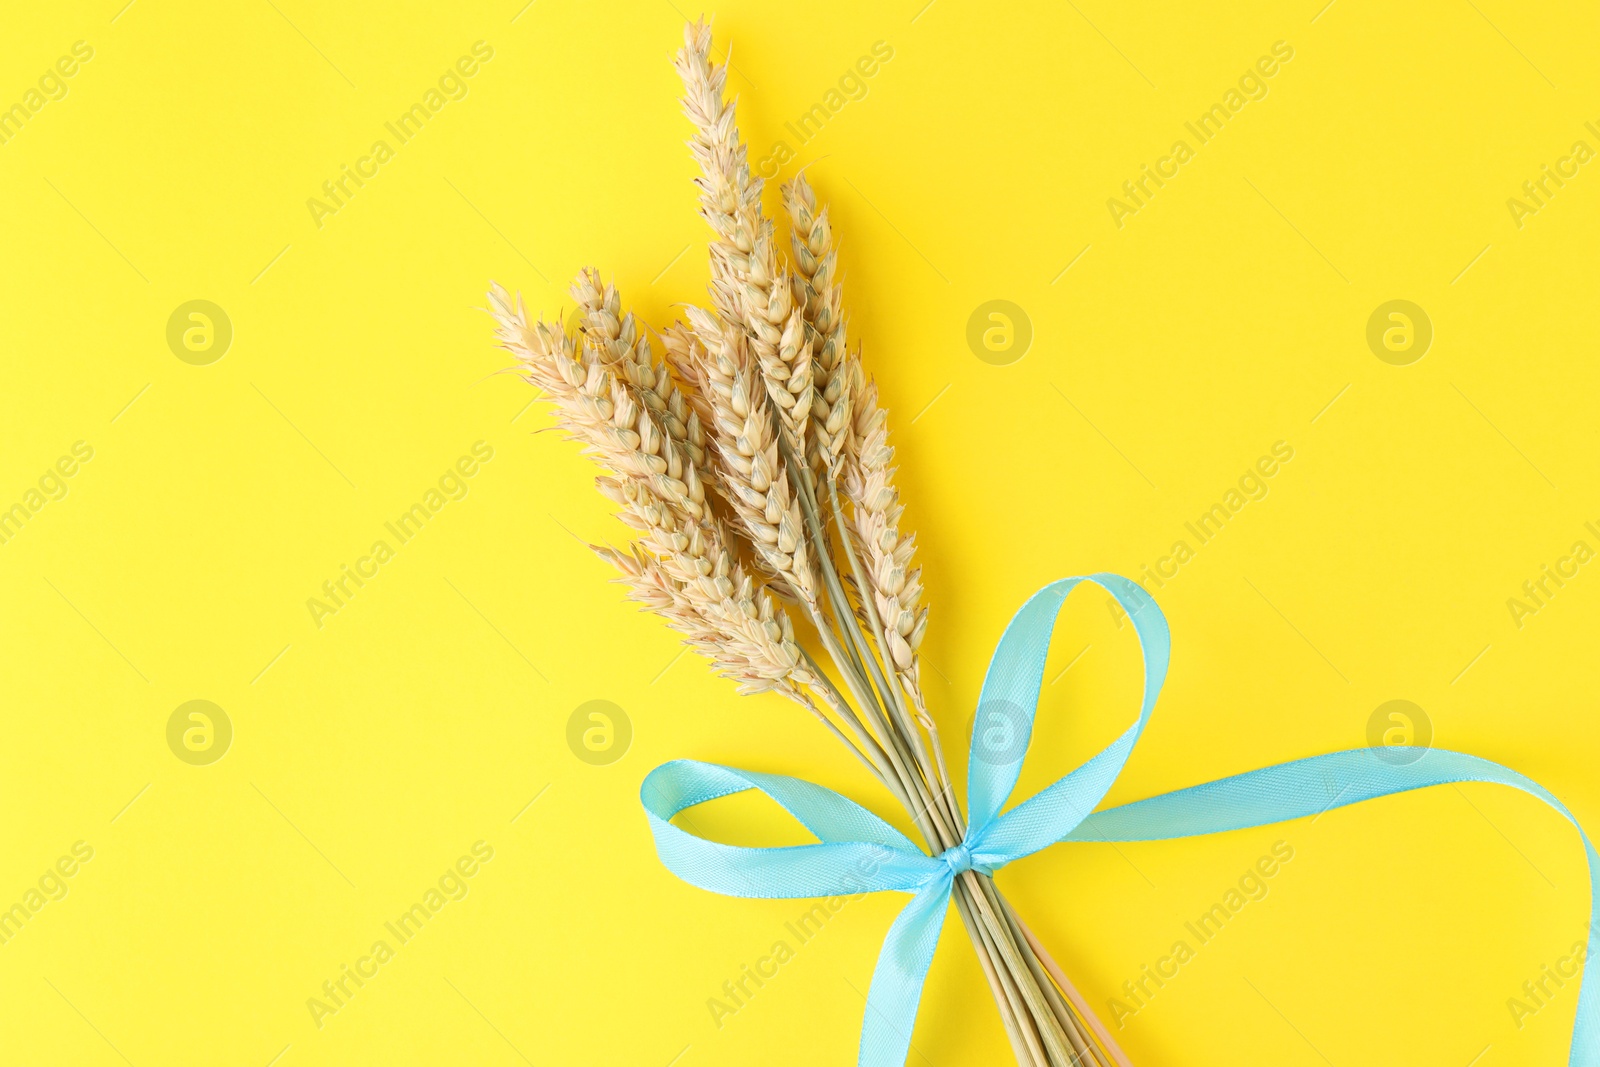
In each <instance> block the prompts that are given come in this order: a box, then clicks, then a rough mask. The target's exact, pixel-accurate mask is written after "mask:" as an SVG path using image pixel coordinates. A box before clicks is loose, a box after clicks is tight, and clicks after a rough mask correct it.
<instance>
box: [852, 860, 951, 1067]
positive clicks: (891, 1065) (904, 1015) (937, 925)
mask: <svg viewBox="0 0 1600 1067" xmlns="http://www.w3.org/2000/svg"><path fill="white" fill-rule="evenodd" d="M953 882H954V879H953V877H952V876H951V875H949V874H944V875H941V876H940V877H939V878H938V879H937V880H936V881H934V882H932V883H930V884H929V885H927V886H924V887H923V888H922V889H920V890H918V891H917V894H916V895H915V896H913V897H912V898H911V903H909V904H907V905H906V906H905V908H904V909H903V910H902V911H901V912H900V914H899V915H898V916H896V917H895V920H894V925H892V926H890V927H889V936H888V937H886V938H885V939H884V942H883V950H882V951H880V952H879V953H878V963H877V966H876V967H874V968H873V970H872V985H871V987H870V988H869V989H868V991H867V1007H866V1016H865V1017H864V1018H863V1019H862V1020H861V1054H860V1056H859V1057H858V1059H857V1063H858V1065H859V1067H904V1065H905V1062H906V1055H907V1053H908V1052H909V1051H910V1049H911V1028H912V1027H913V1026H914V1025H915V1024H916V1021H917V1006H918V1005H919V1004H920V1003H921V1001H922V986H923V983H924V982H925V981H926V980H927V977H928V968H929V967H930V966H931V965H932V964H933V950H934V948H935V947H937V946H938V944H939V933H940V931H942V930H943V929H944V916H945V912H946V911H947V910H948V905H949V903H950V888H951V885H952V884H953Z"/></svg>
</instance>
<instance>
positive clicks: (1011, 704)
mask: <svg viewBox="0 0 1600 1067" xmlns="http://www.w3.org/2000/svg"><path fill="white" fill-rule="evenodd" d="M1086 581H1087V582H1093V583H1094V584H1096V585H1098V586H1100V587H1101V588H1103V589H1105V590H1106V591H1107V592H1108V593H1110V594H1111V595H1112V596H1113V597H1115V598H1116V600H1117V602H1118V603H1119V604H1121V605H1122V608H1123V610H1125V611H1126V612H1127V613H1128V618H1129V619H1130V620H1131V621H1132V622H1133V627H1134V633H1135V634H1136V635H1137V637H1138V639H1139V645H1140V649H1141V650H1142V652H1143V654H1144V697H1143V699H1142V700H1141V701H1140V705H1139V715H1138V718H1137V719H1136V720H1135V721H1134V722H1133V724H1132V725H1130V726H1129V727H1128V728H1127V729H1126V730H1125V731H1123V733H1122V734H1121V735H1120V736H1119V737H1118V738H1117V739H1116V740H1115V741H1113V742H1112V743H1111V744H1109V745H1107V746H1106V747H1105V748H1104V749H1102V750H1101V751H1100V752H1099V753H1098V754H1096V755H1095V756H1094V757H1093V758H1091V759H1089V760H1088V761H1086V762H1085V763H1084V764H1083V765H1082V766H1080V767H1078V768H1077V769H1076V770H1074V771H1072V772H1071V773H1070V774H1067V775H1066V776H1064V777H1062V778H1060V779H1058V780H1057V781H1055V782H1054V783H1052V784H1051V785H1049V786H1047V787H1046V788H1044V789H1043V790H1041V791H1040V792H1038V793H1037V794H1035V795H1034V796H1032V797H1030V798H1029V799H1028V800H1026V801H1023V802H1022V803H1021V804H1018V805H1017V806H1016V807H1014V808H1012V809H1011V810H1010V811H1007V812H1006V813H1005V814H1003V815H1002V814H1001V812H1000V809H1001V808H1002V807H1004V806H1005V803H1006V801H1007V800H1008V799H1009V798H1010V796H1011V791H1012V790H1013V789H1014V788H1015V787H1016V784H1017V778H1018V776H1019V775H1020V773H1021V769H1022V760H1023V757H1024V756H1025V755H1026V754H1027V750H1028V745H1029V742H1030V741H1031V739H1032V734H1033V718H1034V714H1035V712H1036V710H1037V706H1038V702H1039V691H1040V689H1041V687H1042V685H1043V681H1044V664H1045V656H1046V654H1047V653H1048V652H1049V650H1050V638H1051V631H1052V630H1053V628H1054V625H1055V619H1056V615H1057V613H1058V612H1059V611H1060V608H1061V605H1062V602H1063V601H1065V599H1066V597H1067V595H1068V594H1069V593H1070V592H1072V590H1073V589H1074V588H1076V587H1077V586H1078V585H1079V584H1081V583H1082V582H1086ZM1170 654H1171V636H1170V633H1169V631H1168V629H1167V623H1166V619H1165V618H1164V617H1163V616H1162V614H1161V610H1160V609H1159V608H1158V607H1156V604H1155V601H1154V600H1152V599H1151V598H1150V596H1149V594H1147V593H1146V592H1145V591H1144V590H1143V589H1141V588H1139V587H1138V586H1137V585H1135V584H1134V583H1133V582H1130V581H1129V580H1128V579H1126V578H1123V577H1120V576H1118V575H1115V574H1096V575H1092V576H1088V577H1079V578H1064V579H1062V580H1060V581H1057V582H1052V583H1050V584H1049V585H1047V586H1045V587H1044V588H1043V589H1041V590H1039V592H1037V593H1035V594H1034V595H1033V596H1032V597H1030V598H1029V599H1028V601H1027V603H1025V604H1023V605H1022V607H1021V608H1020V609H1019V610H1018V611H1017V614H1016V615H1015V616H1014V617H1013V618H1012V620H1011V622H1010V624H1009V625H1007V627H1006V629H1005V633H1004V634H1002V635H1001V638H1000V642H999V644H998V645H997V646H996V647H995V652H994V656H993V658H992V659H991V660H990V662H989V669H988V672H987V673H986V674H985V676H984V680H983V688H982V690H981V693H980V697H979V704H978V714H977V715H976V716H975V717H974V720H973V726H972V748H971V751H970V753H969V756H968V776H967V777H968V781H967V792H968V801H969V811H970V821H969V825H968V829H967V835H966V839H965V840H963V841H961V842H960V843H959V844H956V845H953V846H951V847H950V848H947V849H945V850H944V851H943V852H941V853H940V854H939V855H937V856H929V855H928V854H927V853H925V852H923V851H922V850H921V849H919V848H918V847H917V846H916V845H915V844H913V843H912V842H911V840H910V839H909V838H907V837H906V836H905V835H904V834H902V833H900V831H898V830H896V829H895V828H894V827H892V826H890V825H889V824H888V823H887V822H884V821H883V820H882V819H880V818H879V817H878V816H876V815H874V814H873V813H872V812H870V811H868V810H867V809H866V808H863V807H861V806H860V805H859V804H856V803H855V802H853V801H851V800H847V799H846V798H844V797H842V796H840V795H839V794H838V793H835V792H833V791H832V790H830V789H824V788H823V787H822V786H819V785H814V784H812V783H810V782H805V781H802V780H800V779H798V778H787V777H783V776H780V775H770V774H758V773H755V772H753V771H740V770H735V769H734V768H731V767H722V766H718V765H717V764H713V763H700V762H697V761H695V760H674V761H673V762H671V763H665V764H662V765H661V766H660V767H657V768H656V769H655V770H653V771H651V772H650V774H649V775H648V776H647V777H646V778H645V780H644V784H643V786H642V788H641V790H640V800H641V801H642V802H643V804H644V807H645V813H646V815H647V816H648V818H649V820H650V828H651V831H652V833H654V835H655V841H656V850H657V852H658V854H659V855H660V857H661V861H662V863H664V864H665V865H666V866H667V868H668V869H669V870H671V871H672V872H673V873H674V874H676V875H677V876H678V877H680V878H682V879H683V880H684V881H686V882H689V883H691V884H693V885H697V886H700V887H701V888H703V889H709V890H711V891H713V892H717V893H724V894H727V895H730V896H741V897H821V896H839V895H845V894H856V893H866V892H878V891H881V890H895V891H899V892H905V893H911V894H912V898H911V902H910V903H909V904H907V905H906V907H905V908H904V909H903V910H902V911H901V912H900V914H899V916H897V917H896V918H895V921H894V923H893V925H892V926H890V928H889V934H888V936H887V937H886V938H885V939H884V943H883V949H882V951H881V952H880V953H879V955H878V962H877V966H876V967H875V968H874V969H873V972H872V986H871V989H870V991H869V992H868V994H867V1008H866V1017H865V1019H864V1020H863V1022H862V1029H861V1051H860V1056H859V1060H858V1062H859V1064H860V1065H861V1067H899V1065H901V1064H904V1063H905V1059H906V1053H907V1051H908V1049H909V1047H910V1042H911V1030H912V1027H913V1025H914V1024H915V1022H916V1015H917V1005H918V1003H919V1002H920V1000H921V997H922V987H923V983H924V981H925V980H926V978H927V974H928V967H929V966H930V965H931V964H932V962H933V952H934V947H935V946H936V945H937V944H938V942H939V934H940V931H941V930H942V929H943V926H944V918H945V912H946V910H947V908H948V905H949V902H950V894H951V889H952V886H953V885H954V881H955V878H956V876H957V875H959V874H961V873H962V872H965V871H969V870H977V871H979V872H981V873H983V874H985V875H987V874H992V873H993V872H994V871H996V870H998V869H999V868H1001V867H1004V866H1005V865H1006V864H1008V863H1010V862H1012V861H1013V860H1018V859H1021V858H1022V857H1024V856H1029V855H1032V854H1033V853H1035V852H1038V851H1040V850H1041V849H1044V848H1046V847H1048V846H1049V845H1051V844H1054V843H1056V842H1058V841H1154V840H1163V839H1167V838H1174V837H1190V836H1196V835H1200V834H1213V833H1221V832H1223V831H1227V830H1238V829H1245V828H1248V827H1255V826H1266V825H1269V824H1271V823H1276V822H1283V821H1285V820H1288V819H1297V818H1302V817H1304V816H1308V815H1317V814H1321V813H1322V812H1326V811H1329V810H1331V809H1333V808H1337V807H1344V806H1346V805H1348V804H1355V803H1359V802H1360V801H1363V800H1372V799H1375V798H1378V797H1385V796H1392V795H1394V794H1396V793H1403V792H1407V791H1409V790H1413V789H1423V788H1426V787H1428V786H1434V785H1444V784H1448V783H1452V782H1494V783H1498V784H1501V785H1509V786H1512V787H1513V788H1516V789H1520V790H1522V791H1523V792H1525V793H1528V794H1530V795H1532V796H1535V797H1537V798H1539V799H1540V800H1542V801H1544V802H1545V803H1546V804H1548V805H1550V806H1551V807H1552V808H1554V809H1555V810H1556V811H1558V812H1560V813H1561V814H1562V815H1563V816H1565V817H1566V819H1567V820H1568V821H1569V822H1571V823H1572V825H1573V826H1574V827H1576V828H1577V830H1578V836H1579V837H1580V838H1582V840H1583V847H1584V852H1585V855H1586V857H1587V859H1588V864H1589V907H1590V914H1589V929H1590V930H1593V928H1594V925H1595V923H1596V921H1600V912H1597V911H1596V905H1597V903H1600V855H1597V854H1596V853H1595V850H1594V847H1593V845H1591V844H1590V843H1589V839H1588V837H1587V836H1586V835H1585V834H1584V832H1583V828H1582V827H1581V826H1579V825H1578V822H1577V819H1576V818H1575V817H1574V816H1573V814H1572V813H1571V812H1570V811H1568V810H1567V808H1566V807H1565V806H1564V805H1563V804H1562V803H1561V801H1560V800H1558V799H1557V798H1556V797H1555V795H1554V794H1552V793H1551V792H1550V791H1549V790H1547V789H1545V788H1544V787H1543V786H1541V785H1539V784H1538V783H1537V782H1534V781H1533V780H1532V779H1530V778H1527V777H1524V776H1523V775H1521V774H1518V773H1517V772H1516V771H1513V770H1510V769H1508V768H1506V767H1502V766H1500V765H1499V764H1497V763H1492V762H1490V761H1489V760H1486V759H1480V758H1479V757H1477V756H1469V755H1465V754H1463V753H1460V752H1449V751H1445V750H1442V749H1435V750H1431V751H1430V750H1423V754H1422V756H1421V758H1419V759H1417V760H1416V761H1414V762H1412V763H1410V764H1406V765H1396V764H1392V763H1386V762H1383V761H1380V760H1378V759H1376V758H1375V757H1374V755H1373V754H1372V753H1371V752H1369V751H1366V750H1362V749H1356V750H1351V751H1347V752H1333V753H1328V754H1326V755H1322V756H1312V757H1310V758H1308V759H1301V760H1294V761H1292V762H1289V763H1282V764H1279V765H1277V766H1274V767H1266V768H1263V769H1261V770H1256V771H1249V772H1247V773H1245V774H1237V775H1234V776H1232V777H1230V778H1221V779H1218V780H1216V781H1214V782H1206V783H1204V784H1202V785H1196V786H1190V787H1189V788H1187V789H1179V790H1176V791H1174V792H1171V793H1164V794H1162V795H1160V796H1155V797H1150V798H1149V799H1146V800H1140V801H1135V802H1134V803H1132V804H1124V805H1122V806H1120V807H1116V808H1110V809H1107V810H1105V811H1099V812H1096V811H1095V810H1094V809H1095V808H1096V807H1097V806H1098V805H1099V804H1100V802H1101V801H1102V800H1103V799H1105V795H1106V793H1107V791H1109V790H1110V788H1111V785H1112V783H1113V782H1115V781H1116V778H1117V775H1118V774H1120V773H1121V772H1122V768H1123V766H1124V765H1125V764H1126V763H1127V761H1128V756H1129V754H1130V753H1131V752H1132V751H1133V746H1134V744H1135V743H1137V742H1138V740H1139V736H1140V735H1141V734H1142V733H1143V732H1144V728H1145V725H1146V724H1147V723H1148V722H1149V720H1150V714H1151V711H1152V710H1153V709H1154V708H1155V702H1156V698H1157V696H1159V695H1160V692H1161V686H1162V683H1163V682H1164V681H1165V680H1166V675H1167V664H1168V660H1169V658H1170ZM749 789H755V790H758V791H760V792H761V793H763V794H765V795H766V796H768V797H770V798H772V799H773V800H774V801H776V802H777V803H778V804H780V805H781V806H782V807H783V808H784V809H785V810H787V811H788V812H789V813H790V814H791V815H793V816H794V817H795V818H796V819H798V820H799V821H800V823H801V824H802V825H804V826H805V827H806V828H807V829H809V830H810V831H811V832H812V833H813V834H815V835H816V836H817V839H818V843H817V844H814V845H794V846H789V847H785V848H736V847H734V846H732V845H724V844H720V843H718V842H715V841H708V840H706V839H704V838H702V837H700V836H698V835H696V834H691V833H689V832H687V831H685V830H681V829H679V828H678V827H676V826H674V825H673V824H672V822H671V820H672V818H673V817H674V816H676V815H677V814H678V813H679V812H681V811H684V810H685V809H687V808H691V807H693V806H695V805H696V804H702V803H705V802H706V801H709V800H715V799H717V798H719V797H724V796H729V795H731V794H734V793H739V792H743V791H745V790H749ZM1091 813H1093V814H1091ZM1585 956H1587V951H1586V952H1585ZM1595 988H1596V987H1595V984H1594V983H1591V982H1588V981H1585V982H1583V984H1582V986H1581V988H1580V990H1579V993H1578V1014H1577V1021H1576V1022H1575V1023H1574V1025H1573V1030H1572V1049H1571V1057H1570V1061H1569V1062H1570V1063H1571V1064H1572V1065H1573V1067H1600V994H1597V993H1596V991H1595Z"/></svg>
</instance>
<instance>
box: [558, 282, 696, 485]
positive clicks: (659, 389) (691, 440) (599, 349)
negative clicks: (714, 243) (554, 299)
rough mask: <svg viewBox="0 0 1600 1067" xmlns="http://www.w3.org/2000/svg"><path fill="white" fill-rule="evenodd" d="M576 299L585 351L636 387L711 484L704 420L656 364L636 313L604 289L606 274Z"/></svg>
mask: <svg viewBox="0 0 1600 1067" xmlns="http://www.w3.org/2000/svg"><path fill="white" fill-rule="evenodd" d="M572 296H573V299H575V300H577V302H578V307H579V308H580V309H581V310H582V312H583V326H582V331H583V344H584V347H585V350H586V351H587V350H591V349H592V351H593V358H594V359H595V360H596V361H599V362H603V363H605V364H607V365H608V366H610V367H612V368H613V369H615V370H616V371H617V373H618V374H619V375H620V376H622V377H623V378H625V379H626V380H627V382H628V383H629V384H630V385H632V386H633V388H634V390H635V391H636V392H637V393H638V394H639V398H640V399H641V400H642V401H643V402H644V404H645V406H646V407H647V408H649V409H650V411H651V413H652V414H654V415H655V417H656V419H657V420H658V421H659V422H660V424H661V428H662V430H663V432H664V433H665V434H666V436H667V437H668V438H669V439H671V440H672V441H673V442H674V443H675V444H677V445H678V446H679V447H680V448H682V449H683V451H684V453H685V455H686V457H687V458H688V460H689V461H690V463H691V464H692V465H693V466H694V468H695V471H696V473H697V474H698V475H699V476H700V480H701V481H702V482H709V481H710V480H711V479H710V468H709V467H708V466H707V463H708V462H709V456H708V455H707V452H706V438H705V429H704V422H703V419H702V418H701V415H700V413H699V412H698V411H697V410H695V409H694V407H693V406H692V405H691V403H690V402H689V400H688V399H687V398H685V396H684V394H683V393H682V392H681V391H680V390H679V389H678V385H677V383H676V382H675V381H673V378H672V374H671V372H670V371H669V370H668V367H667V364H666V362H664V361H662V360H659V359H657V358H656V356H655V353H654V352H653V350H652V349H651V347H650V339H649V338H648V337H647V336H645V335H644V334H643V333H641V331H640V330H639V328H638V325H637V322H636V320H635V319H634V316H633V313H632V312H631V311H630V312H627V313H626V314H624V313H623V312H622V297H621V295H620V294H619V293H618V292H617V288H616V286H614V285H605V284H603V283H602V281H601V279H600V272H599V271H597V270H593V269H589V270H585V271H584V272H582V273H581V274H579V275H578V278H577V280H576V281H575V282H573V284H572Z"/></svg>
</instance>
